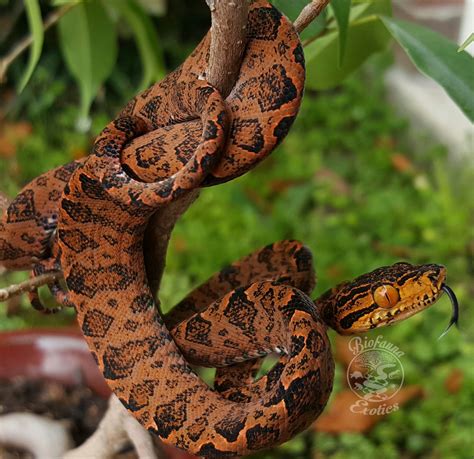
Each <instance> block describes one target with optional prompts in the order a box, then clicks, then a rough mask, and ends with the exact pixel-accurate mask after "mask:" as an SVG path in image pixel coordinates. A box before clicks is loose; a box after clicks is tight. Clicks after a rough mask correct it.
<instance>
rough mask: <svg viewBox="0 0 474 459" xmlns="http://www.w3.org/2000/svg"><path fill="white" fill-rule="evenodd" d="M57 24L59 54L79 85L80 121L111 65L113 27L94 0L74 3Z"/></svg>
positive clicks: (114, 52) (114, 51)
mask: <svg viewBox="0 0 474 459" xmlns="http://www.w3.org/2000/svg"><path fill="white" fill-rule="evenodd" d="M58 26H59V27H58V30H59V39H60V45H61V51H62V54H63V56H64V59H65V61H66V64H67V66H68V68H69V70H70V72H71V73H72V75H73V76H74V78H75V79H76V80H77V82H78V84H79V88H80V94H81V111H80V114H81V117H82V119H83V120H84V119H87V117H88V114H89V109H90V106H91V103H92V101H93V99H94V97H95V95H96V93H97V91H98V89H99V87H100V85H101V84H102V83H103V82H104V81H105V80H106V79H107V78H108V76H109V75H110V74H111V72H112V70H113V68H114V64H115V60H116V57H117V36H116V31H115V26H114V24H113V22H112V21H111V20H110V18H109V17H108V15H107V13H106V11H105V9H104V7H103V6H102V4H101V3H100V2H98V1H92V2H83V3H80V4H78V5H77V6H76V7H74V8H73V9H72V10H71V11H69V12H68V13H67V14H66V15H64V16H63V17H62V18H61V20H60V21H59V23H58Z"/></svg>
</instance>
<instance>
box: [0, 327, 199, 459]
mask: <svg viewBox="0 0 474 459" xmlns="http://www.w3.org/2000/svg"><path fill="white" fill-rule="evenodd" d="M16 376H24V377H27V378H31V379H46V380H51V381H56V382H60V383H61V384H64V385H66V386H72V385H76V384H85V385H87V386H88V387H89V388H90V389H92V390H93V391H94V392H95V393H96V394H98V395H100V396H101V397H104V398H108V397H109V396H110V394H111V391H110V389H109V387H108V386H107V384H106V382H105V380H104V378H103V376H102V374H101V373H100V371H99V369H98V368H97V365H96V364H95V362H94V359H93V358H92V356H91V354H90V352H89V349H88V347H87V345H86V343H85V341H84V338H83V337H82V334H81V332H80V331H79V330H77V329H76V328H62V329H32V330H18V331H13V332H3V333H0V378H4V379H8V378H14V377H16ZM163 449H164V450H165V452H166V454H167V457H168V458H169V459H193V458H195V457H196V456H191V455H190V454H187V453H185V452H184V451H181V450H179V449H177V448H174V447H172V446H167V445H164V444H163Z"/></svg>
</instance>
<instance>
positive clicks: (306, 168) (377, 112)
mask: <svg viewBox="0 0 474 459" xmlns="http://www.w3.org/2000/svg"><path fill="white" fill-rule="evenodd" d="M91 3H92V4H95V6H94V7H92V8H96V10H94V11H88V12H86V13H87V14H89V15H90V16H89V19H90V17H95V18H96V21H95V27H96V28H97V30H96V32H97V33H96V34H92V33H91V35H90V36H88V37H85V36H82V35H81V33H83V32H77V31H76V30H74V25H72V24H71V19H70V20H69V23H67V21H66V18H67V17H68V15H70V14H73V12H74V11H76V12H77V11H79V10H78V8H82V7H81V6H79V7H78V6H74V3H72V4H71V3H68V2H64V1H62V2H61V1H56V2H49V1H41V2H39V5H40V7H41V14H42V17H43V20H44V19H46V18H48V17H50V16H49V15H51V14H53V15H54V14H57V12H58V11H60V10H61V8H77V10H74V9H72V10H71V11H66V12H64V11H63V12H62V13H61V14H64V21H62V20H59V22H58V23H57V24H56V23H53V25H52V27H51V30H49V31H47V32H45V34H44V40H43V46H42V52H41V57H40V58H39V61H38V63H37V65H36V67H35V68H34V70H32V73H31V78H30V80H29V82H28V83H27V84H26V85H25V87H24V89H23V91H22V92H21V93H18V91H17V89H18V86H19V85H21V84H22V81H23V79H24V78H25V68H27V67H28V65H29V64H28V62H29V61H28V59H30V57H29V55H28V52H25V53H23V54H21V55H19V56H18V57H17V58H15V59H14V61H13V62H12V63H11V64H10V65H9V66H8V72H5V73H4V74H3V85H2V86H1V87H0V94H1V103H0V193H1V196H0V197H1V198H2V199H3V200H4V201H6V200H7V199H9V198H10V199H11V198H13V197H14V196H15V194H16V193H17V192H18V191H19V189H21V187H22V186H24V185H25V184H26V183H28V182H29V181H30V180H31V179H33V178H34V177H36V176H37V175H39V174H41V173H43V172H45V171H46V170H48V169H51V168H53V167H55V166H58V165H61V164H64V163H66V162H68V161H70V160H72V159H75V158H80V157H83V156H85V155H87V154H88V151H89V149H90V146H91V144H92V142H93V139H94V137H95V136H96V135H97V134H98V133H99V132H100V130H101V129H102V128H103V127H104V125H105V124H106V123H107V122H108V120H110V119H111V118H113V117H114V116H115V114H116V113H117V112H118V110H119V109H120V108H121V107H122V106H124V104H125V103H126V102H127V100H128V99H129V98H130V97H132V96H133V95H134V94H136V92H137V91H138V89H139V88H143V87H146V86H147V85H148V84H150V83H151V82H152V81H156V80H158V79H160V78H161V77H162V76H164V75H165V74H166V73H167V72H169V71H170V70H172V69H174V68H176V67H177V66H178V65H179V64H180V63H181V62H182V61H183V60H184V59H185V58H186V56H187V55H188V54H189V53H190V51H192V49H193V48H194V47H195V45H196V44H197V42H198V41H199V40H200V38H201V37H202V36H203V35H204V34H205V32H206V31H207V29H208V28H209V25H210V18H209V11H208V9H207V7H206V5H205V2H202V1H201V2H195V1H191V0H188V1H184V0H180V1H175V2H166V1H152V0H147V1H145V0H140V1H138V0H137V2H135V1H133V2H132V1H124V2H121V1H117V2H115V3H114V2H111V1H109V2H98V1H95V0H94V2H91ZM274 3H278V6H279V7H280V6H281V7H282V8H283V10H284V11H285V12H287V14H289V15H290V17H291V16H292V15H293V16H294V14H295V11H299V10H301V7H302V5H304V2H289V1H288V2H282V1H279V2H274ZM356 3H358V4H355V6H354V5H353V8H354V7H360V6H361V5H362V6H363V5H364V2H356ZM365 3H367V4H370V8H375V10H370V9H369V10H365V11H363V12H362V13H361V14H362V15H361V16H359V18H366V21H365V23H367V22H370V20H371V19H370V17H371V15H373V14H376V13H377V14H378V13H380V11H379V10H377V9H380V10H381V12H382V13H383V14H390V2H385V1H380V2H378V1H376V2H365ZM0 5H1V6H0V13H1V16H0V24H1V27H0V54H1V55H2V56H6V55H7V54H8V53H9V52H10V50H11V49H12V47H13V46H14V45H15V44H17V43H18V42H20V41H21V40H22V39H23V37H25V36H28V35H29V34H30V30H31V19H30V22H28V15H27V14H25V6H24V4H23V2H22V1H16V0H12V1H3V2H0ZM71 5H72V6H71ZM393 6H394V12H393V15H394V17H397V18H405V19H406V18H408V19H410V20H412V21H414V22H416V23H418V24H424V25H428V26H429V27H430V28H431V29H434V30H438V31H439V32H440V33H442V34H445V35H446V36H448V37H449V38H451V39H453V40H454V41H458V42H459V40H460V39H461V40H463V39H464V38H467V36H464V37H461V38H460V34H461V32H462V30H463V27H465V21H464V22H463V17H464V16H463V15H466V14H467V10H468V9H469V8H471V6H470V5H469V4H468V3H466V4H465V3H464V2H462V1H446V2H442V1H437V2H426V1H424V2H423V1H416V2H406V1H400V2H397V3H396V4H395V5H393ZM436 8H438V9H436ZM98 10H100V11H98ZM471 10H472V8H471ZM420 11H421V13H420ZM423 11H424V13H423ZM436 11H438V13H439V14H438V13H437V14H435V13H436ZM86 13H84V14H86ZM430 14H431V17H427V16H429V15H430ZM94 15H95V16H94ZM97 18H99V19H97ZM321 18H322V19H323V20H318V21H317V22H316V23H315V24H313V27H314V28H313V29H312V30H307V31H306V32H305V33H307V34H308V35H307V36H303V37H302V38H303V40H304V41H306V42H307V46H306V48H305V53H306V56H307V60H308V85H307V90H306V93H305V97H304V100H303V104H302V107H301V111H300V114H299V116H298V118H297V120H296V122H295V124H294V126H293V128H292V130H291V131H290V133H289V135H288V137H287V138H286V140H285V141H284V143H283V144H282V145H281V146H280V147H279V148H278V149H277V150H276V151H275V152H274V153H273V154H272V155H271V157H269V158H268V159H267V160H265V161H264V162H263V163H262V164H261V165H260V166H258V167H257V168H256V169H255V170H253V171H252V172H251V173H249V174H247V175H246V176H244V177H241V178H239V179H237V180H234V181H232V182H231V183H227V184H224V185H219V187H218V188H217V187H214V188H210V189H205V190H203V191H202V193H201V196H200V198H199V200H198V201H197V202H196V203H195V204H194V205H193V206H192V207H191V208H190V209H189V210H188V212H187V213H186V214H185V215H184V217H183V218H182V219H181V220H180V221H179V222H178V224H177V226H176V228H175V230H174V232H173V236H172V239H171V243H170V248H169V251H168V256H167V268H166V272H165V275H164V278H163V281H162V288H161V292H160V297H161V300H162V302H163V304H164V308H165V310H166V309H170V308H171V307H172V306H173V305H174V304H175V303H177V302H178V301H179V300H180V299H182V298H183V296H184V295H185V294H186V293H187V292H189V291H190V290H191V289H192V288H193V287H194V286H196V285H198V284H200V283H201V282H202V281H204V280H205V279H206V278H207V277H209V276H210V275H211V274H213V273H214V272H216V271H217V270H219V269H220V268H221V267H222V266H223V265H225V264H226V263H229V262H232V261H234V260H236V259H238V258H239V257H241V256H243V255H246V254H248V253H250V252H252V251H254V250H255V249H257V248H259V247H261V246H263V245H266V244H268V243H271V242H274V241H278V240H281V239H299V240H301V241H304V242H305V244H306V245H307V246H309V247H310V248H311V250H312V251H313V253H314V256H315V260H316V268H317V273H318V285H317V287H316V290H315V292H314V297H317V296H318V295H320V294H321V293H323V292H324V291H325V290H326V289H328V288H330V287H332V286H335V285H336V284H338V283H339V282H341V281H343V280H347V279H351V278H353V277H355V276H357V275H359V274H362V273H364V272H367V271H370V270H372V269H374V268H376V267H379V266H382V265H386V264H390V263H393V262H396V261H401V260H405V261H409V262H411V263H426V262H434V263H440V264H443V265H445V266H446V267H447V269H448V284H449V285H450V286H451V287H452V289H453V290H454V291H455V292H456V294H457V296H458V299H459V302H460V305H461V311H460V324H459V330H456V329H453V330H451V331H450V333H448V334H447V335H446V336H445V337H444V338H443V339H442V340H438V336H439V335H440V334H441V333H442V331H443V330H444V328H445V327H446V325H447V323H448V321H449V317H450V314H451V311H450V304H449V301H448V300H447V299H446V298H442V299H441V300H440V301H439V302H438V303H437V304H436V305H435V306H434V307H433V308H431V309H429V310H427V311H426V312H424V313H423V314H419V315H417V316H415V317H413V318H411V319H410V320H408V321H406V322H403V323H400V324H398V325H397V326H395V327H394V328H390V329H383V330H380V331H376V332H374V333H372V334H371V336H372V337H375V336H377V335H379V334H382V335H383V337H384V339H386V340H388V341H389V342H391V343H393V344H394V345H396V346H398V348H400V349H401V350H402V351H403V352H404V353H405V355H404V356H403V359H402V363H403V367H404V371H405V380H404V384H403V388H402V391H401V395H400V397H401V398H400V400H399V403H400V409H399V410H398V411H396V412H393V413H390V414H388V415H386V416H368V418H370V420H369V421H367V419H365V420H363V421H360V422H358V421H355V423H353V424H352V425H351V426H348V425H347V423H344V417H345V415H346V413H347V411H345V410H348V405H347V403H346V402H345V399H344V397H343V396H341V395H340V394H343V393H344V392H345V391H347V387H346V385H345V372H346V366H347V364H348V355H347V342H346V341H345V340H343V339H341V338H338V337H336V335H335V334H334V333H333V332H332V334H331V339H332V341H333V344H334V349H337V352H336V351H335V354H336V356H337V362H338V363H337V365H338V367H337V374H336V380H335V390H334V391H333V396H332V398H331V400H330V403H329V405H328V408H327V412H329V411H330V409H331V404H335V403H337V405H336V406H337V410H336V411H335V412H331V416H330V417H328V416H326V417H325V418H322V419H321V418H320V420H319V421H318V422H317V423H316V424H315V425H314V426H313V427H312V428H310V429H309V430H308V431H307V432H305V433H303V434H301V435H299V436H298V437H296V438H295V439H294V440H292V441H290V442H288V443H287V444H285V445H283V446H281V447H279V448H276V449H275V450H272V451H269V452H267V453H260V454H258V455H255V457H259V458H264V457H268V458H279V457H299V458H318V459H319V458H321V459H322V458H361V457H373V456H376V455H377V456H380V457H386V458H399V457H400V458H433V459H435V458H453V459H458V458H466V459H467V458H472V454H473V453H472V452H473V450H474V448H473V447H474V444H473V438H474V431H473V427H474V420H473V413H474V384H473V383H474V365H473V363H474V362H473V356H474V353H473V351H474V341H473V339H474V332H473V327H472V323H473V315H472V310H473V307H474V300H473V297H474V192H473V185H472V184H473V183H474V164H473V146H472V137H471V139H469V132H471V135H472V124H471V123H470V122H469V120H468V119H467V117H466V116H465V115H464V114H463V113H462V112H461V110H460V109H459V108H458V107H457V106H456V105H455V104H453V103H452V102H451V100H450V99H449V98H448V97H447V96H445V94H444V92H443V91H442V90H441V89H439V88H438V86H437V85H436V84H435V83H433V82H432V81H431V80H427V79H426V78H425V77H421V76H420V75H419V74H418V73H417V74H416V76H415V74H414V73H413V72H414V67H413V65H412V64H411V62H409V61H408V59H407V58H406V57H405V56H402V53H401V51H400V48H397V47H395V46H394V44H393V41H392V40H391V39H390V37H389V35H388V34H387V32H386V29H385V28H384V26H383V25H382V24H381V23H380V21H379V20H377V21H378V22H377V23H375V22H374V24H373V27H372V26H371V27H372V29H370V30H368V29H367V30H366V29H364V30H359V31H358V30H357V26H358V24H356V23H354V24H353V30H352V32H351V29H349V35H348V37H347V42H346V54H347V53H352V54H351V55H354V54H355V51H354V49H355V48H357V47H358V48H359V49H360V48H361V44H360V43H358V42H357V34H367V33H373V34H374V35H373V37H372V38H373V40H369V41H371V43H372V44H373V45H374V46H373V49H370V50H368V51H367V52H366V55H364V56H362V55H361V56H359V57H357V59H355V60H356V62H355V63H353V64H351V65H347V66H346V67H344V65H345V64H343V65H342V67H338V69H339V74H337V75H336V73H337V72H333V73H332V74H331V73H330V72H328V73H327V75H326V74H325V69H326V67H325V66H324V62H322V61H321V60H319V61H318V59H320V58H321V55H323V54H324V53H329V52H330V50H331V49H332V52H333V53H337V49H338V46H340V43H339V42H338V40H339V38H338V39H337V40H335V41H334V43H330V44H329V45H328V49H329V50H328V49H327V48H324V49H318V48H317V47H316V48H315V47H314V46H312V44H314V43H315V37H323V39H324V37H328V34H330V33H331V21H332V22H333V27H334V22H335V21H334V14H333V13H331V11H329V10H328V12H327V14H326V15H323V16H322V17H321ZM367 18H369V19H367ZM293 19H294V17H293ZM355 19H357V18H355ZM351 20H352V19H351ZM63 22H66V24H65V25H61V24H62V23H63ZM73 22H75V23H76V25H77V24H79V25H77V27H79V28H80V27H81V23H80V20H75V21H74V20H73ZM91 23H93V21H90V22H89V24H91ZM86 24H87V21H86ZM351 24H352V22H350V25H351ZM471 26H472V23H471ZM91 27H92V29H93V26H91ZM318 27H319V29H318ZM364 27H365V26H364ZM328 30H329V32H328ZM68 31H69V34H68ZM73 33H76V34H75V37H74V36H72V37H71V34H73ZM351 34H352V35H351ZM86 38H88V39H90V40H89V41H85V40H86ZM316 41H317V40H316ZM79 45H81V46H84V47H89V48H90V50H91V51H90V56H85V57H84V56H82V58H81V59H84V60H83V61H80V60H78V59H77V57H76V58H74V57H71V56H77V55H78V51H77V46H79ZM331 46H332V48H331ZM364 46H366V47H367V46H369V45H364ZM308 54H309V56H308ZM308 57H309V59H308ZM321 59H322V58H321ZM109 61H110V62H109ZM84 63H88V65H91V66H92V68H93V67H94V66H98V67H99V68H102V69H103V71H101V72H99V74H93V73H94V72H93V71H92V73H91V74H90V75H89V77H87V76H84V74H83V73H82V74H81V71H80V68H81V66H82V67H84V65H85V64H84ZM318 66H319V67H318ZM341 68H343V69H344V71H341ZM320 69H321V70H320ZM318 71H319V73H318ZM312 72H314V75H317V77H316V76H315V77H314V79H312V75H313V73H312ZM418 79H419V80H418ZM326 80H331V84H328V83H327V82H326ZM428 81H429V83H428ZM416 84H418V86H416ZM431 84H433V85H434V86H436V89H435V90H434V91H435V92H437V94H435V95H433V91H426V95H422V97H421V99H420V102H418V101H416V100H415V99H414V97H415V96H413V95H412V94H416V95H418V96H420V94H423V92H422V91H423V88H425V89H426V88H429V87H430V86H429V85H431ZM408 85H415V86H414V87H412V86H410V87H409V88H408V89H407V86H408ZM87 88H89V89H90V91H89V90H88V89H87ZM91 88H92V89H91ZM420 88H421V89H420ZM410 91H412V92H410ZM89 93H91V95H90V96H88V95H87V94H89ZM410 101H411V102H410ZM424 112H426V115H423V113H424ZM433 112H438V114H439V113H441V114H444V118H441V121H439V120H438V119H434V118H433V117H432V116H431V115H432V114H433ZM433 120H434V121H433ZM443 120H444V121H443ZM453 120H454V121H453ZM455 120H457V121H455ZM450 122H451V123H453V127H450V124H449V123H450ZM440 126H441V127H440ZM453 130H454V131H455V132H456V135H451V134H452V132H453ZM440 131H441V132H440ZM444 131H447V132H444ZM466 134H467V136H466ZM0 269H1V268H0ZM26 278H27V273H7V272H3V273H1V277H0V288H2V287H5V286H7V285H10V284H13V283H18V282H20V281H22V280H24V279H26ZM42 296H43V298H44V300H45V301H46V302H50V303H51V299H50V298H49V297H48V292H47V289H42ZM73 325H74V315H73V314H72V312H70V311H66V312H61V313H59V314H58V315H55V316H42V315H40V314H38V313H37V312H35V311H34V310H32V309H31V307H30V306H29V305H28V301H27V299H26V298H25V297H16V298H13V299H11V300H9V301H8V302H4V303H0V330H1V331H12V330H20V329H29V328H33V327H44V326H47V327H63V326H73ZM349 360H350V359H349ZM1 365H2V362H1V361H0V368H1ZM2 384H3V385H8V383H6V382H3V383H2V382H0V397H1V394H2V393H9V394H10V396H11V392H8V391H7V389H5V388H3V389H2ZM22 384H24V383H22ZM338 396H339V399H338ZM25 403H26V402H25ZM344 403H346V405H347V406H345V405H344ZM3 411H5V409H4V408H3ZM323 416H324V415H323ZM365 418H367V416H365ZM361 419H362V417H361ZM5 454H6V453H5ZM10 454H12V453H11V452H10ZM1 455H2V453H1V450H0V457H3V456H1ZM13 457H15V456H13Z"/></svg>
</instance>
